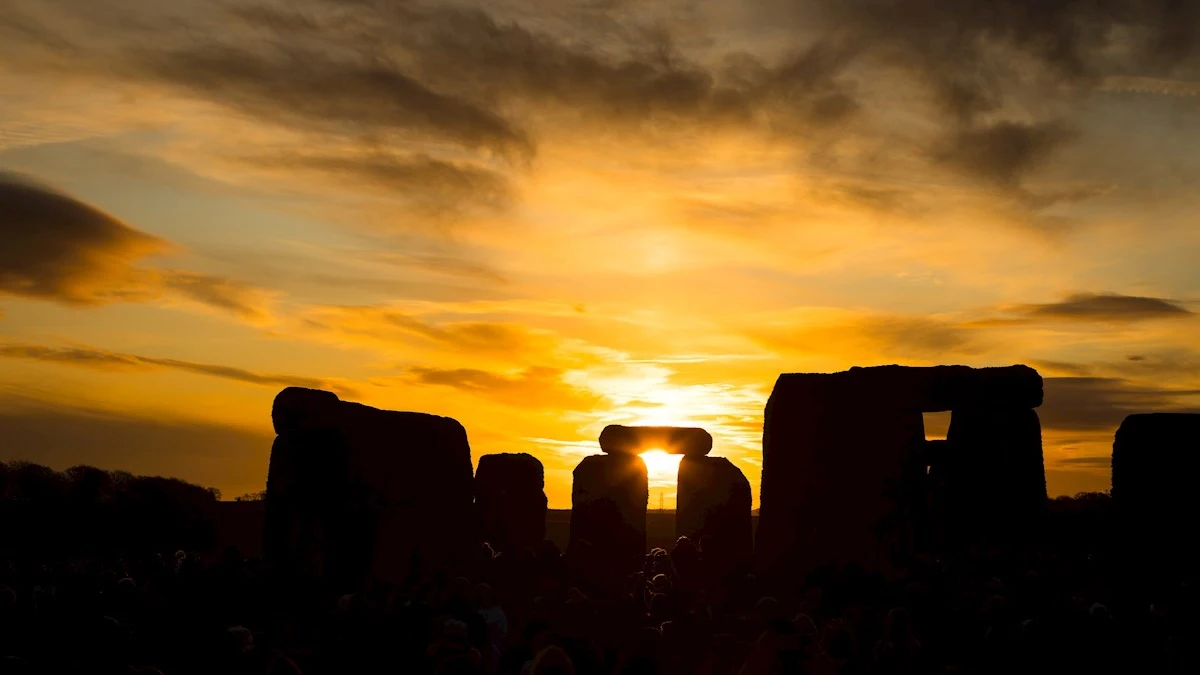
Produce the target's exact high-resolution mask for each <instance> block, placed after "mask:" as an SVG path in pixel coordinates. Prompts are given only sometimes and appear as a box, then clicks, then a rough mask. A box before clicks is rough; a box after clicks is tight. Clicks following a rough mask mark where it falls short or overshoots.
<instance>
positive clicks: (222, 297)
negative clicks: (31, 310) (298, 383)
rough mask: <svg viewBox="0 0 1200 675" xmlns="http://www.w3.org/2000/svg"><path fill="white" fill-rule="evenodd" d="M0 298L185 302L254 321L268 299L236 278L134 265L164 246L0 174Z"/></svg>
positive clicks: (260, 318)
mask: <svg viewBox="0 0 1200 675" xmlns="http://www.w3.org/2000/svg"><path fill="white" fill-rule="evenodd" d="M0 213H3V214H4V218H3V219H0V239H3V241H4V246H3V247H0V294H9V295H18V296H24V297H31V298H37V299H41V300H51V301H55V302H60V303H64V304H68V305H75V306H89V305H92V306H94V305H103V304H110V303H114V302H154V301H158V300H161V299H163V298H164V296H165V298H166V299H167V300H168V301H170V300H171V299H174V298H182V299H185V300H187V301H191V302H195V303H199V304H200V305H203V306H206V307H209V308H212V309H216V310H218V311H220V312H224V313H228V314H232V315H234V316H237V317H239V318H241V319H245V320H248V321H252V322H259V323H261V322H264V321H266V320H267V319H268V318H269V316H270V312H269V303H270V294H269V293H267V292H266V291H264V290H262V289H259V288H256V287H253V286H250V285H248V284H244V283H241V282H238V281H236V280H233V279H226V278H222V277H216V276H212V275H208V274H203V273H199V272H190V271H184V270H169V269H156V268H153V267H143V266H139V264H138V263H139V262H140V261H141V260H142V259H144V258H147V257H149V256H152V255H158V254H163V253H169V252H171V251H172V250H173V249H174V248H175V247H174V246H172V245H171V244H170V243H169V242H167V241H165V240H163V239H160V238H158V237H155V236H153V235H150V234H146V233H144V232H142V231H140V230H138V229H135V228H134V227H132V226H131V225H129V224H127V223H125V222H123V221H121V220H120V219H118V218H117V217H115V216H112V215H110V214H108V213H105V212H104V211H102V210H100V209H98V208H96V207H94V206H91V205H89V204H86V203H84V202H82V201H80V200H78V199H76V198H74V197H71V196H69V195H66V194H63V193H62V192H59V191H57V190H55V189H53V188H51V187H48V186H45V185H42V184H40V183H37V182H34V181H33V180H31V179H29V178H27V177H24V176H21V175H17V174H13V173H8V172H3V171H0Z"/></svg>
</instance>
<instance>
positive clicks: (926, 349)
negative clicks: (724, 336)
mask: <svg viewBox="0 0 1200 675" xmlns="http://www.w3.org/2000/svg"><path fill="white" fill-rule="evenodd" d="M747 334H748V336H749V337H750V338H751V339H753V340H755V341H757V342H758V343H759V344H761V345H763V346H764V347H767V348H768V349H772V350H775V351H777V352H779V353H782V354H788V355H805V356H831V357H834V358H835V359H840V360H842V361H845V360H853V361H855V362H856V363H858V364H859V365H865V363H866V362H867V361H871V360H888V359H903V360H911V359H918V360H927V359H935V360H936V359H941V358H944V357H945V355H946V354H947V353H958V354H970V353H977V352H979V351H981V350H982V349H984V345H983V344H982V342H981V338H980V336H979V334H978V333H977V332H976V331H971V330H968V329H964V328H963V327H962V326H960V325H958V324H956V323H954V322H953V321H949V320H944V319H941V318H937V317H922V316H909V315H902V314H894V315H893V314H863V313H856V312H842V311H826V310H815V311H797V312H788V313H785V314H783V315H779V316H777V317H776V318H773V319H772V318H768V319H766V320H764V321H762V322H759V323H758V325H756V326H753V327H751V328H749V329H748V331H747Z"/></svg>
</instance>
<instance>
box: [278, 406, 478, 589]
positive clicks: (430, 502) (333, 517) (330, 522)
mask: <svg viewBox="0 0 1200 675" xmlns="http://www.w3.org/2000/svg"><path fill="white" fill-rule="evenodd" d="M271 415H272V420H273V422H274V424H275V429H276V433H277V434H279V436H278V437H277V439H276V443H275V446H274V447H273V449H272V454H271V464H270V468H269V470H268V478H267V504H266V512H267V513H266V520H267V523H266V527H265V532H264V550H265V551H266V553H267V555H268V557H269V558H270V559H271V560H272V562H273V563H274V564H276V565H282V566H284V567H287V566H307V568H308V570H307V572H306V573H307V574H308V575H310V576H316V577H319V578H320V579H321V580H323V581H326V582H328V583H330V584H331V585H333V586H334V587H336V589H338V590H339V591H341V592H353V591H357V590H361V589H363V588H364V587H365V586H366V585H367V584H368V583H369V582H370V581H378V582H384V583H389V584H400V583H404V582H405V581H406V580H407V578H408V576H409V574H410V573H412V572H419V573H430V572H432V571H434V569H435V568H436V566H438V565H441V564H443V563H447V562H450V561H453V560H455V559H458V558H460V557H464V556H465V555H467V554H469V552H470V551H471V549H472V548H473V546H474V544H475V542H477V541H478V539H477V537H476V527H475V521H474V518H473V501H474V500H473V496H472V495H473V492H474V488H473V483H474V481H473V477H472V469H471V448H470V446H469V445H468V443H467V434H466V430H464V429H463V427H462V425H461V424H459V423H458V422H457V421H455V420H453V419H450V418H448V417H439V416H437V415H427V414H424V413H409V412H393V411H385V410H378V409H375V408H371V407H368V406H364V405H360V404H357V403H347V402H343V401H340V400H338V398H337V396H335V395H334V394H332V393H330V392H324V391H316V390H309V389H299V388H294V387H289V388H287V389H285V390H283V391H282V392H280V394H279V395H278V396H277V397H276V399H275V403H274V406H273V408H272V411H271ZM301 559H303V560H305V561H311V563H310V562H299V561H300V560H301ZM414 564H417V565H418V566H417V567H414Z"/></svg>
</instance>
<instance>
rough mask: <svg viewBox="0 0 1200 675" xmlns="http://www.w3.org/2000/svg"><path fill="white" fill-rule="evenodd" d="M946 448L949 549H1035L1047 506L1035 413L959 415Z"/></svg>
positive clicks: (991, 410) (990, 411)
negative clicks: (987, 544)
mask: <svg viewBox="0 0 1200 675" xmlns="http://www.w3.org/2000/svg"><path fill="white" fill-rule="evenodd" d="M946 442H947V446H948V447H947V450H948V451H947V452H946V458H945V459H946V462H945V499H946V503H945V519H946V520H945V527H946V538H947V542H946V543H947V544H948V545H949V546H950V547H951V548H961V547H963V546H968V545H970V544H972V543H978V542H980V541H994V542H996V543H999V544H1002V545H1005V546H1026V545H1034V544H1036V543H1037V541H1038V539H1039V537H1040V535H1041V533H1042V531H1043V527H1044V523H1045V514H1046V504H1047V495H1046V472H1045V468H1044V466H1043V462H1042V428H1041V423H1040V422H1039V421H1038V416H1037V412H1035V411H1033V410H1031V409H1028V408H1002V407H998V408H966V409H955V410H954V412H953V414H952V415H951V417H950V429H949V431H948V432H947V434H946Z"/></svg>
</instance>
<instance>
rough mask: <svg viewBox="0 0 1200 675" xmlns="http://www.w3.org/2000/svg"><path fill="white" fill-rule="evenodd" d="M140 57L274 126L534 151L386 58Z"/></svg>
mask: <svg viewBox="0 0 1200 675" xmlns="http://www.w3.org/2000/svg"><path fill="white" fill-rule="evenodd" d="M327 46H328V47H333V46H334V45H327ZM135 58H138V61H137V63H136V66H135V67H137V68H139V69H142V70H143V71H144V72H145V73H146V74H147V75H149V76H151V77H153V78H154V79H157V80H159V81H161V82H162V83H165V84H168V85H173V86H178V87H181V88H183V89H185V90H187V91H188V92H190V93H191V94H193V95H196V96H200V97H203V98H205V99H208V100H211V101H213V102H216V103H220V104H223V105H227V106H230V107H233V108H236V109H239V110H242V111H244V112H247V113H249V114H252V115H254V116H256V117H259V118H261V119H264V120H267V121H270V122H275V123H282V124H290V125H299V126H301V127H304V128H309V129H313V130H317V131H324V132H332V133H337V134H341V135H348V136H352V135H355V134H356V133H358V132H359V131H360V130H362V129H369V130H374V131H377V132H388V131H393V132H407V133H413V134H416V135H417V136H418V137H421V136H423V137H426V138H432V139H435V140H446V141H450V142H453V143H455V144H457V145H460V146H462V147H465V148H469V149H486V150H491V151H494V152H496V153H497V154H499V155H502V156H512V157H515V158H528V157H530V156H532V154H533V152H534V148H533V143H532V141H530V139H529V138H528V136H527V135H526V133H525V132H524V131H522V130H520V129H518V128H516V127H515V126H514V125H513V124H512V123H511V122H509V121H508V120H506V119H504V118H503V117H502V116H500V115H499V114H497V113H496V112H494V111H492V110H488V109H486V108H484V107H483V106H480V105H478V104H476V103H474V102H472V101H469V100H466V99H464V98H461V97H458V96H454V95H448V94H443V93H439V92H437V91H434V90H433V89H431V88H430V87H428V86H427V85H425V84H423V83H422V82H419V81H417V80H416V79H414V78H413V77H411V76H410V75H408V74H406V73H405V72H404V71H403V68H402V66H400V65H399V64H398V63H395V62H393V61H392V60H391V59H389V58H388V57H387V56H386V55H385V54H384V53H380V52H376V53H374V54H371V55H368V56H366V57H354V56H351V55H346V56H343V57H341V58H338V57H336V56H334V55H333V53H332V50H329V51H319V50H308V49H304V48H302V47H298V46H296V45H288V46H286V47H285V46H282V45H273V44H271V43H269V42H268V43H259V44H257V45H254V48H251V47H250V46H249V45H248V46H245V47H233V46H225V45H220V44H217V43H195V44H190V45H185V46H183V47H180V48H177V49H174V50H171V51H165V52H148V51H141V52H140V53H139V54H138V57H135Z"/></svg>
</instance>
